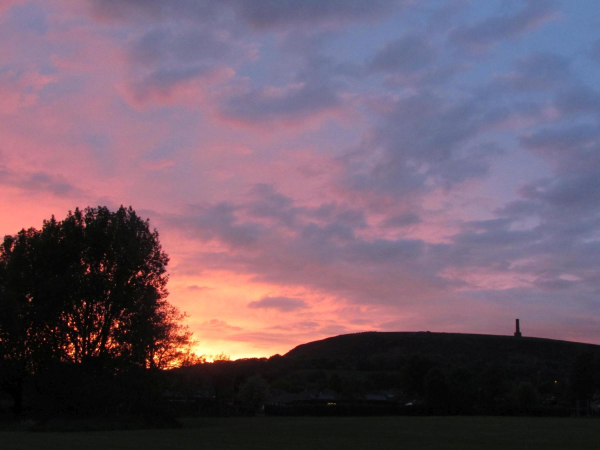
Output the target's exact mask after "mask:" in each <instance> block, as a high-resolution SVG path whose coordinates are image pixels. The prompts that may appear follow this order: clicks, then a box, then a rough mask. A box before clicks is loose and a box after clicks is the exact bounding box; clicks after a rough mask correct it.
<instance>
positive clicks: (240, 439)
mask: <svg viewBox="0 0 600 450" xmlns="http://www.w3.org/2000/svg"><path fill="white" fill-rule="evenodd" d="M183 425H184V426H183V428H180V429H172V430H136V431H99V432H69V433H65V432H23V431H10V432H8V431H2V432H0V448H2V450H21V449H27V450H29V449H45V450H51V449H60V450H63V449H90V450H94V449H149V448H151V449H155V450H161V449H165V450H167V449H168V450H173V449H178V450H180V449H181V450H184V449H211V450H221V449H231V450H234V449H235V450H238V449H248V450H252V449H261V450H269V449H278V450H283V449H285V450H287V449H302V450H304V449H336V450H339V449H344V450H345V449H369V448H376V449H378V450H381V449H398V448H402V449H419V450H426V449H461V450H464V449H477V450H480V449H486V450H493V449H502V450H504V449H511V450H515V449H527V450H534V449H540V450H542V449H543V450H548V449H573V448H576V449H597V448H599V445H600V421H599V420H598V419H574V418H527V417H522V418H519V417H255V418H223V419H217V418H209V419H205V418H202V419H184V420H183Z"/></svg>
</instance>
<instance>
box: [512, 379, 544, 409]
mask: <svg viewBox="0 0 600 450" xmlns="http://www.w3.org/2000/svg"><path fill="white" fill-rule="evenodd" d="M513 400H514V403H515V406H516V407H517V410H518V411H519V412H521V413H530V412H531V411H532V410H533V409H534V408H535V407H536V406H538V404H539V402H540V394H539V393H538V391H537V389H536V388H535V386H533V384H531V383H529V382H527V381H522V382H520V383H519V385H518V386H517V387H516V388H515V390H514V391H513Z"/></svg>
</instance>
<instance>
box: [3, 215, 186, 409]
mask: <svg viewBox="0 0 600 450" xmlns="http://www.w3.org/2000/svg"><path fill="white" fill-rule="evenodd" d="M168 261H169V259H168V257H167V255H166V254H165V253H164V252H163V251H162V248H161V245H160V243H159V240H158V233H157V231H156V230H151V229H150V226H149V222H148V220H143V219H141V218H140V217H139V216H138V215H137V214H136V213H135V211H133V209H131V207H130V208H124V207H121V208H119V209H118V210H117V211H116V212H111V211H109V210H108V208H106V207H98V208H86V209H85V210H83V211H82V210H79V209H76V210H75V211H74V212H72V213H71V212H69V214H68V215H67V217H66V218H65V219H64V220H63V221H57V220H56V219H55V218H54V217H52V218H51V219H50V220H47V221H44V224H43V227H42V229H41V230H36V229H33V228H31V229H29V230H22V231H21V232H19V233H18V234H17V235H15V236H6V237H5V238H4V241H3V243H2V246H1V247H0V360H1V366H0V367H2V370H3V373H5V374H8V375H5V376H1V375H0V377H2V378H3V379H4V384H5V385H7V386H8V388H9V389H10V391H11V393H12V394H13V397H15V402H16V405H15V406H16V409H17V410H18V409H19V407H20V397H21V392H20V390H21V389H22V381H23V379H24V377H25V376H26V375H28V374H35V373H40V372H43V370H42V369H43V368H44V367H48V366H49V365H50V363H55V362H60V363H71V364H76V365H81V366H90V367H93V368H94V370H95V371H97V370H100V371H104V372H111V371H113V372H114V371H116V370H122V369H123V368H124V367H137V368H140V369H149V368H163V367H167V366H169V365H171V364H174V363H175V362H177V361H178V360H180V359H182V358H184V357H185V356H186V355H187V356H188V357H189V346H190V343H191V340H190V339H191V334H190V333H189V332H188V331H187V329H186V328H185V327H184V326H183V325H181V320H182V319H183V317H184V315H183V314H182V313H180V312H179V311H178V309H177V308H175V307H174V306H172V305H171V304H170V303H169V302H168V301H167V295H168V292H167V289H166V284H167V280H168V277H167V275H166V266H167V263H168ZM0 381H1V380H0Z"/></svg>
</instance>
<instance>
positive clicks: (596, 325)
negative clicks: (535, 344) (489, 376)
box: [0, 0, 600, 358]
mask: <svg viewBox="0 0 600 450" xmlns="http://www.w3.org/2000/svg"><path fill="white" fill-rule="evenodd" d="M99 205H102V206H104V205H106V206H108V207H109V208H111V209H116V208H118V207H119V206H120V205H125V206H132V207H133V208H134V209H135V210H136V212H137V213H138V215H140V216H142V217H144V218H148V219H150V224H151V226H152V227H154V228H156V229H157V230H158V232H159V234H160V241H161V244H162V246H163V249H164V250H165V251H166V253H167V254H168V255H169V256H170V258H171V260H170V264H169V274H170V280H169V284H168V287H169V292H170V296H169V299H170V301H171V303H173V304H174V305H176V306H177V307H178V308H180V309H181V310H182V311H186V312H187V313H188V316H189V317H188V318H187V319H186V320H187V322H186V323H187V324H188V326H189V327H190V330H191V331H193V332H194V335H195V338H196V339H197V341H198V344H197V352H198V353H200V354H206V355H215V354H220V353H224V354H226V355H228V356H230V357H231V358H243V357H263V356H267V357H268V356H270V355H273V354H276V353H279V354H284V353H286V352H287V351H289V350H290V349H292V348H293V347H294V346H296V345H298V344H302V343H305V342H309V341H313V340H317V339H323V338H325V337H329V336H334V335H339V334H345V333H355V332H361V331H435V332H459V333H485V334H512V332H513V331H514V320H515V319H516V318H520V320H521V331H522V332H523V335H525V336H538V337H545V338H553V339H565V340H574V341H581V342H591V343H596V344H600V208H599V206H600V15H599V14H598V4H597V2H596V0H575V1H574V0H564V1H559V0H556V1H552V0H548V1H546V0H529V1H527V0H505V1H491V0H490V1H485V2H482V1H468V0H448V1H434V0H432V1H416V0H369V1H366V0H302V1H300V0H252V1H247V0H246V1H244V0H170V1H168V2H165V1H162V0H32V1H22V0H0V234H1V235H5V234H15V233H17V232H18V231H19V230H20V229H22V228H29V227H36V228H40V227H41V226H42V222H43V220H44V219H48V218H49V217H50V216H51V215H53V214H54V215H55V216H56V217H57V218H63V217H65V216H66V214H67V212H68V211H69V210H73V209H75V208H76V207H80V208H84V207H86V206H99Z"/></svg>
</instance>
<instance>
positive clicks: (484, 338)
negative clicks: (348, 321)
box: [284, 331, 600, 366]
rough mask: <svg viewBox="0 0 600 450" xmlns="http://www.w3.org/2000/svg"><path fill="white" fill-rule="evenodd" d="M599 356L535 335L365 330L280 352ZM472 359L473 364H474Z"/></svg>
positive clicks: (304, 355) (479, 358)
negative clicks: (517, 336)
mask: <svg viewBox="0 0 600 450" xmlns="http://www.w3.org/2000/svg"><path fill="white" fill-rule="evenodd" d="M585 352H592V353H596V354H598V355H600V346H599V345H595V344H585V343H579V342H570V341H560V340H554V339H544V338H535V337H521V338H515V337H513V336H502V335H489V334H460V333H433V332H429V331H426V332H424V331H419V332H376V331H369V332H363V333H355V334H345V335H340V336H335V337H330V338H327V339H323V340H319V341H314V342H309V343H306V344H302V345H299V346H297V347H295V348H294V349H292V350H291V351H289V352H288V353H286V354H285V355H284V357H285V358H287V359H290V360H306V359H348V358H350V359H361V358H368V357H369V356H373V355H381V356H388V357H409V356H412V355H423V356H429V357H434V358H436V359H438V360H442V361H443V360H448V361H449V362H450V361H451V362H453V363H456V362H457V361H458V362H464V363H465V364H467V365H472V363H479V364H481V363H486V362H492V361H507V362H510V363H517V362H518V361H519V360H523V361H528V362H531V361H535V360H539V361H540V362H541V361H543V362H544V363H546V364H550V365H552V366H554V365H559V366H564V365H570V364H571V363H572V361H573V360H574V359H575V358H576V357H577V356H578V355H579V354H581V353H585ZM479 364H477V365H479Z"/></svg>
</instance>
